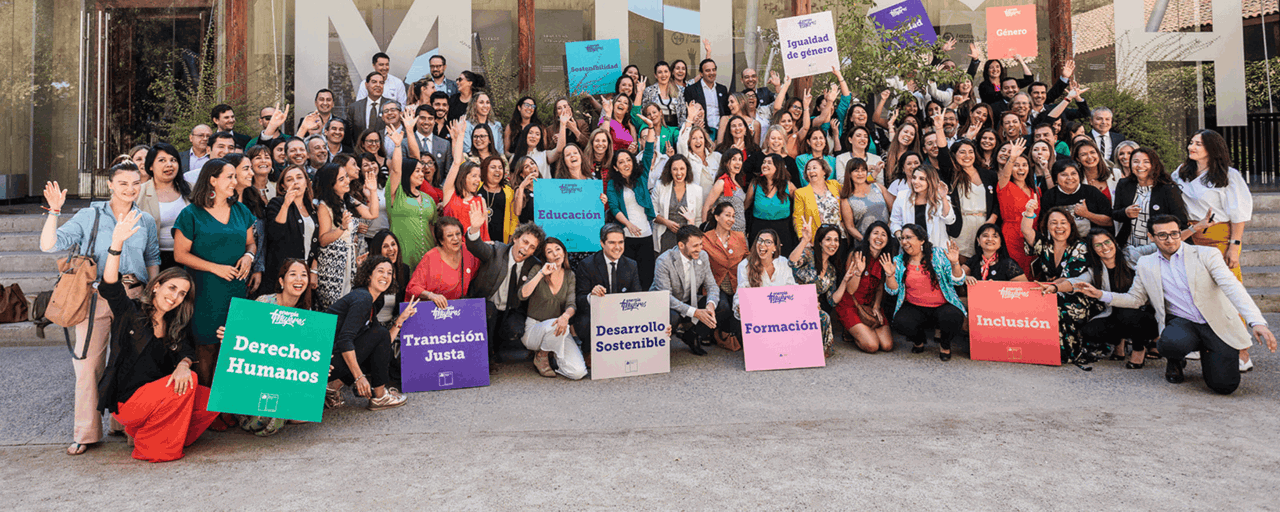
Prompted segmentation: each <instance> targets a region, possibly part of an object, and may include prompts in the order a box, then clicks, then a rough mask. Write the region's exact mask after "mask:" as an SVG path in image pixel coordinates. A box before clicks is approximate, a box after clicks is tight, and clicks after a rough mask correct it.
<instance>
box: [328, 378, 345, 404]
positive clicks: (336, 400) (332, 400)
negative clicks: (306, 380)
mask: <svg viewBox="0 0 1280 512" xmlns="http://www.w3.org/2000/svg"><path fill="white" fill-rule="evenodd" d="M337 382H338V387H337V388H336V389H335V388H333V387H331V386H325V388H324V408H325V409H337V408H339V407H342V406H343V405H346V403H347V399H346V398H344V397H343V396H342V381H337Z"/></svg>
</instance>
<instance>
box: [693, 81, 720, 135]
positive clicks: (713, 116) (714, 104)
mask: <svg viewBox="0 0 1280 512" xmlns="http://www.w3.org/2000/svg"><path fill="white" fill-rule="evenodd" d="M698 87H701V88H702V97H703V99H705V100H706V101H707V104H706V105H705V106H706V111H707V127H708V128H716V127H718V126H720V97H719V96H717V95H716V88H715V86H714V85H712V86H711V87H710V88H708V87H707V81H706V80H698Z"/></svg>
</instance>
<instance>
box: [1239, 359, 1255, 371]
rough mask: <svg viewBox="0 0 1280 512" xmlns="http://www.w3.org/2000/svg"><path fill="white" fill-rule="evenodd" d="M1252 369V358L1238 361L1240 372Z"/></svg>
mask: <svg viewBox="0 0 1280 512" xmlns="http://www.w3.org/2000/svg"><path fill="white" fill-rule="evenodd" d="M1252 369H1253V359H1250V360H1248V361H1240V373H1245V372H1248V371H1249V370H1252Z"/></svg>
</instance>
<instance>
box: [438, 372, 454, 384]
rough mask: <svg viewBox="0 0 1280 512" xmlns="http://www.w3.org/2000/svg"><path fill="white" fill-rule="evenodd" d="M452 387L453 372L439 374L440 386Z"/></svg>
mask: <svg viewBox="0 0 1280 512" xmlns="http://www.w3.org/2000/svg"><path fill="white" fill-rule="evenodd" d="M452 385H453V372H440V386H441V387H443V386H452Z"/></svg>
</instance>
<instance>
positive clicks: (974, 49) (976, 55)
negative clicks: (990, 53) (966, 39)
mask: <svg viewBox="0 0 1280 512" xmlns="http://www.w3.org/2000/svg"><path fill="white" fill-rule="evenodd" d="M969 58H971V59H973V60H982V52H980V51H978V44H977V43H969Z"/></svg>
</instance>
